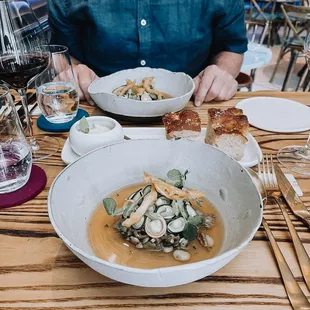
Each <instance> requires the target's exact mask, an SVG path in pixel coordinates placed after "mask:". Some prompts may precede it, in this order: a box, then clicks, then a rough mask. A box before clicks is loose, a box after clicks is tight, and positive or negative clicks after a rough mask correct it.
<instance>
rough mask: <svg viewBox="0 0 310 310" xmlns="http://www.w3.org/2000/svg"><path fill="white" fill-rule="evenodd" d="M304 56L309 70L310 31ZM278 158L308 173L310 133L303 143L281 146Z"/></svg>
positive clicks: (292, 167)
mask: <svg viewBox="0 0 310 310" xmlns="http://www.w3.org/2000/svg"><path fill="white" fill-rule="evenodd" d="M304 48H305V57H306V62H307V65H308V68H309V70H310V33H309V34H308V36H307V38H306V41H305V44H304ZM278 160H279V162H280V163H281V164H282V165H284V166H285V167H286V168H288V169H290V170H292V171H294V172H297V173H300V174H305V175H310V134H309V136H308V140H307V142H306V144H305V145H302V146H300V145H292V146H286V147H284V148H282V149H281V150H280V151H279V152H278Z"/></svg>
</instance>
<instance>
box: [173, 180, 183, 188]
mask: <svg viewBox="0 0 310 310" xmlns="http://www.w3.org/2000/svg"><path fill="white" fill-rule="evenodd" d="M174 186H175V187H177V188H180V189H182V188H183V181H177V182H175V183H174Z"/></svg>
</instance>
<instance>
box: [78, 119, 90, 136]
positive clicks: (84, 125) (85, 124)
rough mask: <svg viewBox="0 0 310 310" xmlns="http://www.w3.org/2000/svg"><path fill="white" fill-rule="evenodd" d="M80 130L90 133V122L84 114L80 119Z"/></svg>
mask: <svg viewBox="0 0 310 310" xmlns="http://www.w3.org/2000/svg"><path fill="white" fill-rule="evenodd" d="M80 131H82V132H84V133H89V124H88V121H87V119H86V117H85V116H83V117H82V118H81V120H80Z"/></svg>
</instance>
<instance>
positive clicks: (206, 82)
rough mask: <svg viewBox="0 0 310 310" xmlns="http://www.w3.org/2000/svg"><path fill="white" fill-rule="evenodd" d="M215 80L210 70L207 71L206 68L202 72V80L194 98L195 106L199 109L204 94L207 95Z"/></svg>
mask: <svg viewBox="0 0 310 310" xmlns="http://www.w3.org/2000/svg"><path fill="white" fill-rule="evenodd" d="M214 78H215V75H214V72H213V71H212V70H208V68H207V69H206V70H205V71H204V74H203V76H202V79H201V81H200V84H199V88H198V90H197V93H196V96H195V106H196V107H199V106H201V104H202V103H203V102H204V99H205V97H206V94H207V93H208V91H209V89H210V87H211V85H212V83H213V80H214Z"/></svg>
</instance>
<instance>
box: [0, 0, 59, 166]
mask: <svg viewBox="0 0 310 310" xmlns="http://www.w3.org/2000/svg"><path fill="white" fill-rule="evenodd" d="M0 17H1V18H0V80H2V81H4V82H5V83H6V84H8V85H9V86H10V87H11V88H14V89H16V90H17V92H18V94H19V96H20V99H21V102H22V105H23V108H24V110H25V116H26V122H27V129H28V134H29V144H30V146H31V150H32V157H33V160H34V161H38V160H42V159H44V158H46V157H49V156H51V155H52V154H54V153H55V152H57V150H58V148H59V142H58V140H57V139H56V138H53V137H45V136H41V135H40V136H34V135H33V128H32V124H31V120H30V115H29V111H28V106H27V97H26V90H27V86H28V85H29V83H30V82H31V81H33V80H34V78H35V77H36V75H38V74H39V73H41V72H42V71H43V70H45V69H46V67H47V66H48V64H49V61H50V51H49V48H48V45H47V41H46V37H45V33H44V32H43V31H42V29H41V26H40V23H39V21H38V20H37V18H36V16H35V15H34V13H33V11H32V9H31V6H30V4H29V2H28V1H27V0H0Z"/></svg>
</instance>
